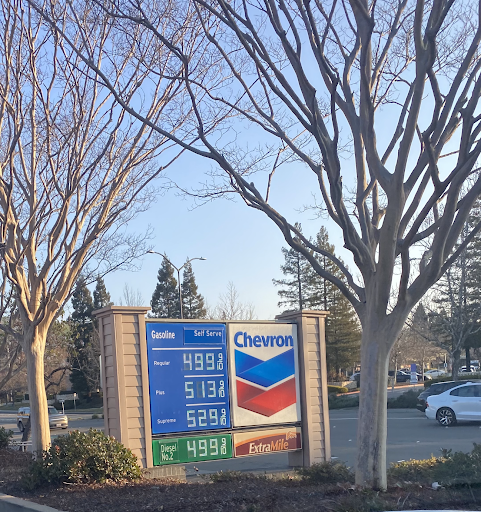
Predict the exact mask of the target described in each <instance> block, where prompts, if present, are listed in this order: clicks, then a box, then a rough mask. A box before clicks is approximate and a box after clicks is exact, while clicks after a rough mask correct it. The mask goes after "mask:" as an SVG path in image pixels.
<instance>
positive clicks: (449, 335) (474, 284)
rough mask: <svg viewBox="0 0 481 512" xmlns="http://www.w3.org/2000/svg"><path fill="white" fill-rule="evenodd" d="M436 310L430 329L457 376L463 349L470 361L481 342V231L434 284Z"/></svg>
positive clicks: (475, 215) (478, 213) (470, 223)
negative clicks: (444, 350) (480, 321)
mask: <svg viewBox="0 0 481 512" xmlns="http://www.w3.org/2000/svg"><path fill="white" fill-rule="evenodd" d="M480 217H481V206H480V204H479V202H478V204H477V205H475V208H474V209H473V211H472V214H471V216H470V217H469V218H468V220H467V221H466V224H465V226H464V228H463V230H462V232H461V235H460V237H459V240H458V243H457V246H456V247H455V250H456V249H457V248H458V247H459V245H460V244H462V243H463V242H464V241H465V238H466V236H467V234H468V233H470V232H471V230H472V229H473V227H474V226H475V225H476V224H477V223H478V222H479V219H480ZM435 290H436V293H435V298H434V299H433V302H434V303H435V304H436V305H437V308H436V311H431V314H430V323H431V329H432V331H433V333H434V334H435V335H437V338H438V345H439V346H440V347H442V348H444V349H446V350H447V351H448V352H449V354H450V357H451V364H452V376H453V378H454V380H456V379H457V375H458V370H459V366H460V357H461V353H462V350H463V349H464V350H465V351H466V360H467V364H468V365H469V364H470V363H469V361H470V348H471V347H473V346H477V345H478V343H480V334H481V325H480V323H479V322H478V320H479V318H480V316H481V234H480V233H477V234H476V235H475V236H474V238H473V239H472V240H471V241H470V243H469V245H468V246H467V248H466V249H464V250H463V251H462V252H461V254H460V255H459V257H458V258H457V260H456V261H455V262H454V264H453V265H451V267H450V268H448V270H447V271H446V273H445V274H444V275H443V277H442V278H441V279H440V280H439V281H438V283H437V284H436V286H435Z"/></svg>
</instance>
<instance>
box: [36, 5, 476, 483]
mask: <svg viewBox="0 0 481 512" xmlns="http://www.w3.org/2000/svg"><path fill="white" fill-rule="evenodd" d="M30 1H32V2H34V0H30ZM96 4H97V5H102V6H103V8H104V9H105V11H106V12H108V13H109V14H110V15H111V16H112V17H114V18H115V19H117V20H118V22H119V26H120V25H121V24H122V23H123V24H124V26H125V28H124V31H125V30H127V29H130V27H132V24H134V25H137V26H139V27H142V28H143V29H144V30H145V31H146V32H148V33H150V34H153V35H155V36H156V37H157V41H158V43H159V45H165V46H166V47H167V48H171V49H172V52H173V53H174V54H175V57H176V58H177V59H178V61H179V62H181V63H182V64H183V73H182V77H181V78H182V82H183V85H184V86H185V87H186V90H187V92H188V94H189V97H190V100H191V102H192V106H193V108H194V113H195V119H194V121H195V127H196V131H195V132H192V138H191V140H187V139H184V140H180V139H178V138H176V137H172V140H174V141H175V142H176V143H178V144H179V145H180V146H181V147H183V148H185V149H187V150H189V151H192V152H193V153H196V154H198V155H200V156H203V157H205V158H208V159H209V160H210V161H211V162H214V163H215V164H217V167H216V168H215V169H214V170H213V176H212V180H213V184H214V187H217V188H213V189H212V188H210V189H209V188H207V189H206V190H204V191H200V192H199V194H200V195H202V194H204V197H207V198H209V199H210V198H212V197H216V196H217V195H219V194H221V193H222V192H227V191H234V192H236V193H238V194H239V195H240V196H241V197H242V199H243V200H244V201H245V203H246V204H247V205H248V206H250V207H252V208H255V209H257V210H259V211H261V212H263V213H264V214H266V215H267V216H268V217H269V218H270V219H271V220H272V221H273V222H274V223H275V224H276V225H277V226H278V227H279V229H280V230H281V232H282V234H283V235H284V237H285V239H286V241H287V243H288V244H289V245H290V246H291V247H293V248H295V249H297V250H298V251H299V252H301V253H302V254H303V255H304V256H305V258H306V259H307V260H308V261H309V263H310V264H311V265H312V267H313V268H314V269H315V271H316V272H318V273H319V275H320V276H322V277H324V278H326V279H328V280H329V281H331V282H332V283H334V284H335V285H336V286H338V287H339V289H340V290H341V291H342V293H343V294H344V295H345V296H346V297H347V298H348V299H349V301H350V302H351V304H352V305H353V307H354V308H355V310H356V312H357V314H358V316H359V319H360V322H361V325H362V329H363V334H362V347H361V364H362V368H363V372H362V377H361V397H360V409H359V429H358V439H357V441H358V442H357V446H358V458H357V465H356V481H357V483H358V484H360V485H363V486H372V487H374V488H385V487H386V429H387V426H386V414H387V411H386V402H387V400H386V398H387V397H386V386H385V380H386V374H387V369H388V361H389V352H390V350H391V348H392V346H393V344H394V342H395V341H396V339H397V338H398V336H399V334H400V332H401V329H402V327H403V325H404V322H405V320H406V319H407V317H408V315H409V312H410V311H411V309H412V308H413V307H414V306H415V305H416V303H417V302H418V301H419V300H420V299H421V298H422V297H423V295H424V294H425V293H426V291H427V290H428V289H429V288H430V287H431V286H432V285H433V284H434V283H435V282H436V281H437V280H438V279H439V278H440V277H441V276H442V275H443V273H444V272H445V271H446V270H447V269H448V268H449V266H450V265H451V264H452V263H453V262H454V261H455V260H456V258H457V257H458V255H459V254H460V253H461V252H462V250H463V249H464V247H466V246H467V245H468V244H469V243H470V241H471V239H472V237H473V236H474V234H475V233H476V232H477V231H479V229H480V228H481V225H480V224H477V225H476V226H474V227H473V229H472V231H471V232H470V233H469V234H468V236H467V237H466V239H465V240H464V242H463V245H462V246H456V241H457V239H458V237H459V234H460V232H461V230H462V227H463V225H464V223H465V220H466V219H467V217H468V215H469V211H470V209H471V207H472V205H473V203H474V201H475V200H476V198H477V197H478V196H479V194H480V192H481V179H480V175H479V172H478V168H477V161H478V157H479V155H480V152H481V140H480V138H479V135H480V131H481V124H480V122H481V119H480V118H479V97H480V91H481V80H479V73H480V69H481V60H480V58H479V55H480V53H479V44H480V39H481V27H480V19H479V17H480V8H479V2H461V1H459V0H458V1H455V0H431V1H430V2H426V1H425V0H377V1H374V0H373V1H369V0H327V1H322V2H321V1H313V2H301V1H294V2H286V1H285V0H279V1H278V2H274V1H273V0H259V2H254V3H252V2H246V1H244V0H214V1H212V2H210V1H207V0H185V1H184V2H176V3H175V4H174V3H173V2H172V3H169V2H168V0H166V2H164V3H161V4H157V3H155V2H154V4H155V6H154V7H152V3H151V2H145V3H143V2H142V1H141V0H125V1H120V2H113V1H109V0H97V2H96ZM55 5H57V4H55ZM69 5H70V6H71V9H72V11H71V12H72V13H74V12H75V9H76V5H77V4H76V2H69ZM158 5H162V6H165V5H170V6H171V8H172V9H174V8H175V7H176V8H179V6H182V8H183V10H184V11H185V13H186V16H187V13H188V15H189V16H191V13H192V12H193V11H195V13H196V14H197V20H196V25H197V26H202V28H203V30H204V33H205V35H206V37H207V39H208V44H206V48H207V50H206V51H209V52H210V56H211V57H210V59H211V61H212V62H216V63H219V68H218V69H217V76H218V80H217V82H216V84H215V86H214V87H212V82H211V81H208V80H205V81H204V80H199V79H198V76H194V75H192V74H191V70H192V66H190V60H189V59H190V56H189V55H188V53H187V52H186V51H185V50H184V48H185V46H184V45H183V44H182V43H181V42H179V40H178V39H176V40H175V41H174V40H173V39H169V38H167V37H166V36H165V34H162V33H159V30H158V16H157V15H156V12H157V11H156V9H157V8H158ZM174 6H175V7H174ZM38 9H39V11H40V12H42V13H43V15H44V16H46V17H47V18H48V19H49V20H50V22H51V23H52V24H53V25H56V27H57V30H58V33H59V34H64V35H65V36H66V37H69V35H68V33H67V32H68V30H67V29H65V28H64V27H63V26H62V25H61V24H60V23H57V22H56V20H55V19H54V16H52V15H50V14H49V12H47V11H46V10H43V11H42V9H41V8H40V7H39V8H38ZM71 16H72V19H73V18H74V16H73V14H72V15H71ZM73 21H74V22H76V20H75V19H73ZM188 21H189V23H188V26H189V27H192V26H193V23H194V22H193V19H192V17H189V19H188ZM183 23H184V22H183V21H179V24H183ZM76 30H78V31H79V32H80V33H81V34H83V38H84V39H88V31H87V29H86V27H85V25H84V24H82V23H80V24H79V23H77V24H76ZM120 30H121V27H120ZM68 40H69V42H70V43H71V45H72V47H74V48H75V49H76V51H77V54H78V55H79V56H82V58H83V59H84V62H87V63H88V65H89V66H90V68H91V69H92V70H94V71H96V73H97V76H98V79H99V81H100V82H101V83H103V84H104V85H105V86H106V87H107V89H108V90H109V91H111V92H112V93H114V92H115V94H116V95H117V98H118V100H119V103H121V104H122V105H123V107H124V108H125V109H126V110H127V111H128V112H130V113H132V114H133V115H136V116H137V118H138V119H140V120H142V121H144V122H146V123H149V126H151V127H152V128H153V129H155V130H157V132H158V133H159V134H161V135H163V136H169V134H168V133H167V132H166V131H165V130H164V128H163V127H162V126H159V125H156V124H155V122H150V117H149V114H148V111H147V110H145V109H143V108H142V105H138V104H136V103H135V101H132V100H131V99H130V98H129V97H128V96H127V95H125V94H124V93H123V90H122V87H121V86H120V84H118V83H117V82H116V80H113V79H111V78H109V77H108V76H106V75H105V74H104V73H102V71H101V70H99V69H98V66H96V64H95V62H92V59H91V58H90V53H89V52H88V51H86V49H85V48H84V47H83V45H82V44H80V42H79V41H75V40H73V39H72V38H71V37H69V39H68ZM109 57H110V58H115V57H114V55H113V54H112V53H111V52H110V53H109ZM132 62H133V63H138V62H140V61H139V59H138V56H137V55H135V54H134V53H133V54H132ZM133 65H136V64H133ZM147 67H148V66H147V65H146V66H145V69H147ZM118 69H120V68H118ZM158 76H159V75H158V74H156V73H155V70H153V72H152V77H153V78H154V77H155V78H157V77H158ZM162 76H164V78H165V75H162ZM211 112H216V113H219V116H220V117H221V119H223V120H226V117H227V116H229V115H230V116H232V115H234V114H235V115H238V116H241V119H242V123H243V124H238V123H237V124H236V123H235V122H234V123H232V124H231V125H229V124H226V123H221V124H217V125H215V124H213V123H215V122H218V119H217V120H215V119H214V120H213V119H212V118H210V119H209V118H206V117H205V116H206V115H207V114H209V113H211ZM223 115H224V117H222V116H223ZM246 126H248V127H249V135H250V136H251V137H250V138H249V137H238V133H237V131H238V130H243V129H245V127H246ZM194 133H195V135H194ZM253 140H257V141H259V140H262V143H259V144H258V145H257V146H256V144H255V143H252V141H253ZM244 142H245V145H243V143H244ZM342 157H345V158H342ZM292 161H296V162H302V163H303V164H305V165H306V166H307V168H308V169H309V170H310V171H311V172H312V174H313V176H314V177H315V179H316V180H317V183H318V186H319V190H318V192H319V195H320V198H321V199H320V201H321V202H320V203H319V204H320V206H319V210H320V211H319V213H320V214H322V213H323V214H327V215H328V216H329V217H330V218H331V219H332V221H333V222H334V223H335V224H336V225H337V227H338V228H339V229H340V230H341V231H342V234H343V238H344V247H345V249H346V250H348V251H350V253H351V254H352V258H353V260H354V262H355V265H356V266H357V269H358V271H359V278H357V276H356V275H355V274H352V273H351V272H350V271H349V270H348V269H347V268H346V266H345V265H344V264H343V263H342V262H341V261H340V260H339V259H338V258H337V257H336V256H335V255H332V254H330V253H327V252H326V251H322V250H321V249H319V248H317V247H315V246H313V245H312V244H311V243H310V242H309V240H307V239H305V238H304V237H303V236H302V233H300V232H299V231H298V230H296V228H295V225H294V222H293V221H290V220H289V219H287V218H286V217H285V213H283V209H284V208H285V205H282V204H281V205H278V206H277V205H276V204H275V203H274V204H271V202H270V199H271V196H272V194H271V188H272V187H271V185H272V183H273V180H274V179H275V178H276V171H277V169H278V168H279V167H280V166H281V165H283V164H284V163H286V162H292ZM217 169H220V172H219V173H217ZM257 171H267V173H268V176H267V179H264V177H262V178H259V179H257V185H256V183H255V182H254V181H253V180H255V179H256V177H255V174H254V173H255V172H257ZM284 172H286V173H287V172H291V173H293V184H295V183H296V180H298V179H300V178H299V176H298V174H297V169H296V166H294V165H291V166H289V167H287V168H286V170H285V171H284ZM217 176H218V178H219V181H217V183H216V182H215V179H216V177H217ZM467 180H471V181H470V184H469V187H467V188H463V184H465V183H466V182H467ZM210 184H211V183H209V184H208V185H210ZM261 186H262V187H265V188H264V190H262V189H261ZM293 186H295V185H293ZM296 237H297V238H296ZM298 240H299V241H298ZM301 242H302V243H301ZM316 253H317V254H322V255H324V256H325V257H327V258H329V259H330V260H331V261H333V262H334V263H335V264H336V265H337V267H338V268H339V269H340V270H341V271H342V272H343V274H344V276H345V281H343V280H341V279H339V278H338V277H336V276H334V275H332V274H330V273H328V272H327V271H326V270H325V269H323V268H322V267H321V266H320V265H319V263H318V260H317V258H316ZM416 261H417V263H418V264H414V262H416Z"/></svg>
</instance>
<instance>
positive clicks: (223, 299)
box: [207, 281, 256, 321]
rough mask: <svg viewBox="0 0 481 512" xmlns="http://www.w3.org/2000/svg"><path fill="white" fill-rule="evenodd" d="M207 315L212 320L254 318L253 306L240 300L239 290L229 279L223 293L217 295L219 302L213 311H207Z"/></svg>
mask: <svg viewBox="0 0 481 512" xmlns="http://www.w3.org/2000/svg"><path fill="white" fill-rule="evenodd" d="M207 317H208V318H212V319H213V320H222V321H225V320H254V319H255V318H256V316H255V310H254V306H253V305H252V304H251V303H249V302H242V301H241V300H240V296H239V292H238V291H237V289H236V287H235V286H234V283H233V282H232V281H229V283H228V285H227V290H226V292H225V293H221V294H220V296H219V302H218V304H217V306H216V307H215V308H214V309H213V311H210V312H209V311H208V312H207Z"/></svg>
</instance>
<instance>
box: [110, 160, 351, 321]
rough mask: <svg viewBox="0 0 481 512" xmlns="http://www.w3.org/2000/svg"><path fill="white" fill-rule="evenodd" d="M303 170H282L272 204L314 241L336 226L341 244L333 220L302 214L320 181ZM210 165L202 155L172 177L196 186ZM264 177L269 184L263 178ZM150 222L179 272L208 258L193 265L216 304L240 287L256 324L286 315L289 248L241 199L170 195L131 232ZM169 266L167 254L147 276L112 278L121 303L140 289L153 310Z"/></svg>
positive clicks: (146, 262)
mask: <svg viewBox="0 0 481 512" xmlns="http://www.w3.org/2000/svg"><path fill="white" fill-rule="evenodd" d="M297 165H298V168H295V169H292V168H291V169H287V168H286V169H282V168H281V169H280V172H279V173H278V174H277V175H276V177H275V180H274V182H273V188H272V192H271V194H272V195H271V198H272V204H273V205H274V206H275V207H278V208H279V209H280V210H281V213H283V214H284V215H285V216H287V218H288V219H289V220H291V222H292V223H294V222H301V223H302V227H303V232H304V234H306V235H308V236H314V235H315V234H316V233H317V232H318V231H319V229H320V227H321V226H322V225H326V226H330V227H328V229H330V238H331V241H332V242H333V243H335V245H336V246H338V245H339V243H340V242H341V239H340V238H339V237H340V233H339V232H338V231H337V230H334V226H333V225H332V223H331V222H330V221H328V220H325V219H315V218H314V217H315V215H314V213H313V212H312V211H307V212H302V211H301V210H302V209H303V206H305V205H307V204H309V203H312V202H313V198H312V195H311V193H312V191H315V190H316V187H317V183H316V181H315V179H314V177H313V176H311V174H312V173H311V172H310V171H309V170H308V169H307V168H306V167H304V166H302V164H297ZM210 166H211V163H209V162H206V161H204V160H203V159H202V158H201V157H196V156H193V155H185V156H183V157H182V158H181V159H180V160H179V161H178V163H176V164H175V167H171V168H170V169H169V174H170V176H171V177H172V178H179V179H181V180H183V181H184V182H190V184H191V185H196V184H197V183H198V182H200V181H202V179H203V177H204V172H206V171H208V170H209V169H210ZM250 179H252V178H250ZM254 179H255V178H254ZM257 179H258V180H259V186H261V185H260V184H261V183H262V180H263V177H262V176H259V177H258V178H257ZM256 184H257V182H256ZM149 224H150V226H151V227H152V228H153V231H154V238H153V239H152V241H151V244H152V248H153V250H155V251H157V252H160V253H164V252H165V253H166V255H167V257H168V258H169V259H170V260H171V261H172V263H173V264H174V265H176V266H177V267H181V266H182V265H183V264H184V263H185V261H186V259H187V258H198V257H203V258H206V261H193V262H192V267H193V270H194V275H195V278H196V282H197V285H198V288H199V292H200V293H201V294H202V295H203V296H204V298H205V300H206V301H207V303H208V305H209V306H211V307H215V305H216V304H217V303H218V302H219V295H221V294H223V293H225V292H226V290H227V286H228V283H229V282H232V283H233V284H234V286H235V288H236V289H237V291H238V293H239V298H240V301H241V302H243V303H251V304H252V305H253V306H254V310H255V316H256V319H258V320H271V319H273V318H274V317H275V315H277V314H279V313H281V312H282V308H279V307H278V306H277V303H278V301H279V299H278V295H277V290H278V288H277V287H276V286H274V284H273V283H272V279H281V278H282V277H283V274H282V272H281V270H280V266H281V265H282V264H283V262H284V257H283V255H282V252H281V248H282V247H287V243H286V242H285V240H284V238H283V236H282V233H281V232H280V230H279V229H278V228H277V226H276V225H275V224H274V223H273V222H272V221H271V220H270V219H269V218H268V217H267V216H266V215H265V214H263V213H262V212H259V211H257V210H254V209H252V208H249V207H247V206H246V205H245V203H244V202H242V201H241V200H240V199H238V198H237V199H235V200H227V199H216V200H214V201H211V202H209V203H207V204H205V205H203V206H199V207H197V208H195V205H194V203H193V201H192V199H191V198H186V197H181V196H179V193H178V192H176V191H174V190H169V191H167V192H165V194H164V195H161V196H159V197H158V198H157V200H156V202H155V203H154V204H153V205H152V206H151V208H150V209H149V210H148V211H147V212H145V213H143V214H141V215H140V216H139V217H137V218H136V219H135V221H133V222H131V223H130V224H129V226H128V230H129V231H136V230H145V228H146V226H147V225H149ZM341 245H342V244H341ZM161 260H162V257H161V256H159V255H155V254H146V255H145V256H144V258H143V259H142V261H141V262H139V263H140V264H141V266H142V268H141V270H140V271H138V272H115V273H112V274H109V275H107V276H105V279H104V280H105V284H106V287H107V290H108V292H109V293H110V295H111V299H112V300H113V301H114V303H115V304H119V302H120V299H122V297H123V289H124V286H125V285H128V286H129V287H130V288H131V289H132V290H133V291H134V292H137V291H138V292H139V293H140V294H141V296H142V298H143V303H144V304H145V305H146V306H149V305H150V299H151V297H152V293H153V291H154V288H155V285H156V282H157V271H158V269H159V267H160V265H161Z"/></svg>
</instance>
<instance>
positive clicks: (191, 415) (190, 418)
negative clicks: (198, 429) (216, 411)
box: [187, 411, 195, 427]
mask: <svg viewBox="0 0 481 512" xmlns="http://www.w3.org/2000/svg"><path fill="white" fill-rule="evenodd" d="M187 426H188V427H195V411H187Z"/></svg>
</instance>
